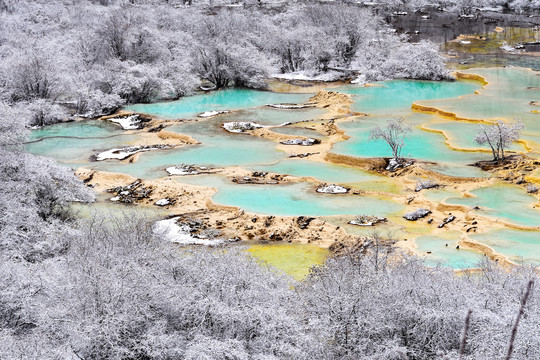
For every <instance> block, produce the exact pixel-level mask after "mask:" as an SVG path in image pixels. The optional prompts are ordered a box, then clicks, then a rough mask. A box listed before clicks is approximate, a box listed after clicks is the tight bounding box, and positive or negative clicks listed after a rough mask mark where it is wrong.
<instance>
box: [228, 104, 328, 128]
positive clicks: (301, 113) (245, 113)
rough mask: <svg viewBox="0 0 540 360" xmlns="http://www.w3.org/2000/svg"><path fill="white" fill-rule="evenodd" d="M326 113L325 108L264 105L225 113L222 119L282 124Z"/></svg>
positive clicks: (314, 117)
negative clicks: (292, 107)
mask: <svg viewBox="0 0 540 360" xmlns="http://www.w3.org/2000/svg"><path fill="white" fill-rule="evenodd" d="M324 113H325V110H324V109H321V108H305V109H295V110H292V109H291V110H285V109H275V108H271V107H267V106H264V107H258V108H254V109H246V110H240V111H235V112H233V113H230V114H223V115H221V116H220V121H222V122H229V121H252V122H255V123H258V124H261V125H281V124H284V123H288V122H291V123H294V122H299V121H308V120H314V119H317V118H319V117H320V116H322V115H323V114H324Z"/></svg>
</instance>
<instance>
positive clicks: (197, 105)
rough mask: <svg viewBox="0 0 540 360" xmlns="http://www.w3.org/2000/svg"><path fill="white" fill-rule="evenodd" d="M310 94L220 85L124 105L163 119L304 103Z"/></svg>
mask: <svg viewBox="0 0 540 360" xmlns="http://www.w3.org/2000/svg"><path fill="white" fill-rule="evenodd" d="M312 95H313V94H285V93H275V92H270V91H256V90H250V89H236V88H233V89H223V90H219V91H213V92H211V93H208V94H200V95H193V96H187V97H184V98H181V99H180V100H176V101H169V102H159V103H154V104H136V105H130V106H126V107H125V109H126V110H130V111H134V112H140V113H145V114H149V115H152V116H156V117H159V118H162V119H184V118H193V117H196V116H197V115H198V114H200V113H203V112H205V111H213V110H233V109H248V108H253V107H257V106H262V105H266V104H280V103H304V102H306V101H307V100H308V99H309V98H310V97H311V96H312Z"/></svg>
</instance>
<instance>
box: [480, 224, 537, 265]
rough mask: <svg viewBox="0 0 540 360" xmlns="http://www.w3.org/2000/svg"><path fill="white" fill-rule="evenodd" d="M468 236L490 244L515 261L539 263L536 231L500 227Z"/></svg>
mask: <svg viewBox="0 0 540 360" xmlns="http://www.w3.org/2000/svg"><path fill="white" fill-rule="evenodd" d="M470 238H471V239H473V240H476V241H478V242H480V243H482V244H486V245H488V246H490V247H491V248H493V250H495V251H496V252H498V253H500V254H504V255H505V256H507V257H509V258H510V260H512V261H514V262H516V263H527V264H535V265H540V234H539V233H538V232H537V231H523V230H513V229H501V230H493V231H490V232H488V233H486V234H473V235H470Z"/></svg>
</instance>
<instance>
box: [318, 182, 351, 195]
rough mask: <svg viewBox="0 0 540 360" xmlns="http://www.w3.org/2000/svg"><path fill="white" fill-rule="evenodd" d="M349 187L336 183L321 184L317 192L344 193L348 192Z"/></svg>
mask: <svg viewBox="0 0 540 360" xmlns="http://www.w3.org/2000/svg"><path fill="white" fill-rule="evenodd" d="M349 190H350V189H349V188H346V187H343V186H340V185H336V184H330V185H327V184H321V185H319V187H318V188H317V192H318V193H324V194H346V193H348V192H349Z"/></svg>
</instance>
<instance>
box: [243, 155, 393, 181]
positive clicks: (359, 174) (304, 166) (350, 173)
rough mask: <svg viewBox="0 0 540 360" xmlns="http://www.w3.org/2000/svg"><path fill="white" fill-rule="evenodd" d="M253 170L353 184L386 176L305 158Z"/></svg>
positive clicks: (379, 179)
mask: <svg viewBox="0 0 540 360" xmlns="http://www.w3.org/2000/svg"><path fill="white" fill-rule="evenodd" d="M253 170H257V171H271V172H276V173H279V174H285V175H294V176H312V177H314V178H316V179H318V180H320V181H325V182H332V183H339V184H353V183H359V182H364V181H384V180H385V179H386V178H385V177H384V176H381V175H376V174H373V173H370V172H367V171H363V170H360V169H355V168H352V167H348V166H340V165H334V164H328V163H321V162H316V161H310V160H303V159H287V160H283V161H280V162H279V163H277V164H273V165H268V166H256V167H253Z"/></svg>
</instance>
